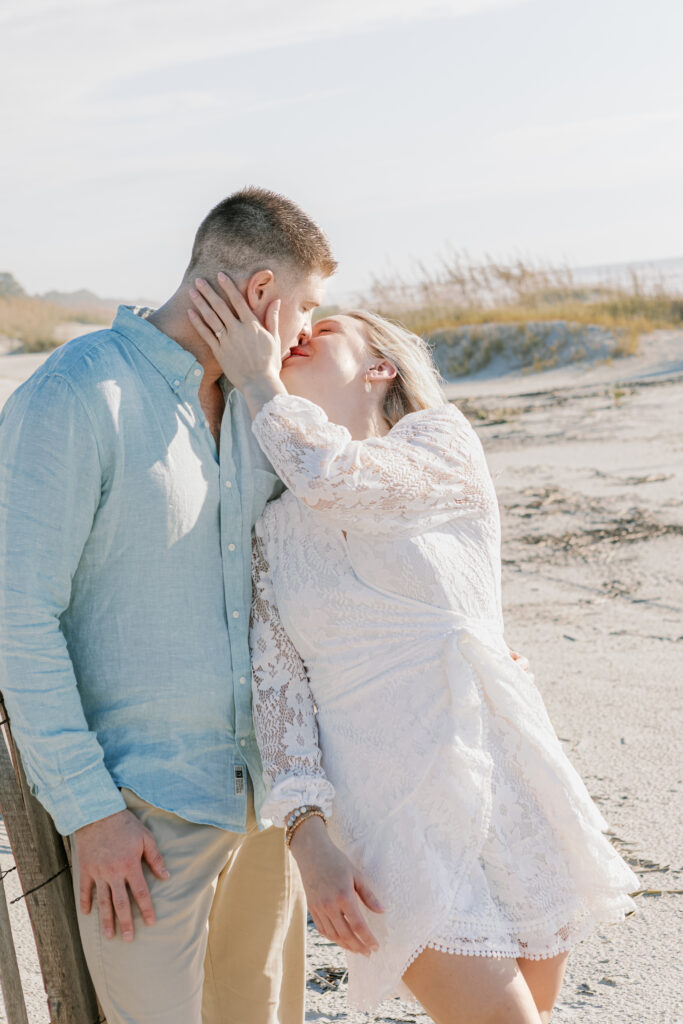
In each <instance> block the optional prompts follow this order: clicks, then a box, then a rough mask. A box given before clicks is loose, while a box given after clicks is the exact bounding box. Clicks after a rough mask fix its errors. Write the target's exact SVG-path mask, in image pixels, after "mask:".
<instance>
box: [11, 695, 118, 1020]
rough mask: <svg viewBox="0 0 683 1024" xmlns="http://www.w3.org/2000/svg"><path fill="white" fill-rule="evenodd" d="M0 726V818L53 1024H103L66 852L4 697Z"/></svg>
mask: <svg viewBox="0 0 683 1024" xmlns="http://www.w3.org/2000/svg"><path fill="white" fill-rule="evenodd" d="M0 723H1V724H2V730H3V732H4V738H3V735H0V813H1V814H2V817H3V819H4V821H5V825H6V827H7V835H8V837H9V841H10V845H11V847H12V853H13V854H14V860H15V863H16V865H17V871H18V873H19V878H20V880H21V887H22V890H23V894H24V898H25V899H26V904H27V908H28V913H29V917H30V919H31V926H32V928H33V934H34V936H35V941H36V949H37V951H38V959H39V961H40V969H41V971H42V975H43V981H44V984H45V991H46V993H47V1004H48V1009H49V1013H50V1021H51V1024H104V1015H103V1014H102V1012H101V1009H100V1007H99V1004H98V1002H97V997H96V995H95V990H94V988H93V985H92V981H91V980H90V975H89V974H88V969H87V966H86V963H85V957H84V955H83V948H82V946H81V940H80V935H79V932H78V919H77V916H76V906H75V903H74V897H73V890H72V883H71V865H70V863H69V855H68V847H67V844H66V843H65V841H64V840H63V839H62V837H61V836H60V835H59V833H58V832H57V831H56V829H55V827H54V825H53V823H52V819H51V818H50V816H49V814H48V813H47V811H46V810H45V809H44V808H43V806H42V805H41V804H40V803H39V802H38V800H36V798H35V797H34V796H33V795H32V793H31V792H30V789H29V786H28V783H27V782H26V776H25V774H24V769H23V766H22V763H21V757H20V755H19V751H18V750H17V748H16V745H15V743H14V739H13V737H12V732H11V729H10V723H9V717H8V715H7V711H6V709H5V704H4V701H3V699H2V694H0ZM0 913H1V911H0ZM8 1012H9V1010H8ZM10 1021H11V1024H14V1020H13V1019H12V1018H11V1017H10ZM20 1022H21V1017H17V1024H20Z"/></svg>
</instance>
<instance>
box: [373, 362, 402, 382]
mask: <svg viewBox="0 0 683 1024" xmlns="http://www.w3.org/2000/svg"><path fill="white" fill-rule="evenodd" d="M367 376H368V378H369V379H370V380H394V378H395V377H397V376H398V370H397V369H396V367H395V366H394V364H393V363H390V362H389V360H388V359H382V361H381V362H379V363H375V365H374V366H371V367H370V368H369V369H368V372H367Z"/></svg>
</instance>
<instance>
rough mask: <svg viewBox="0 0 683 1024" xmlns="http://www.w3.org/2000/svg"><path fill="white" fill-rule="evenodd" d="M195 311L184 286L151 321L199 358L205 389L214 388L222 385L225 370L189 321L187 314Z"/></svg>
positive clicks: (161, 307)
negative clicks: (190, 310) (215, 385)
mask: <svg viewBox="0 0 683 1024" xmlns="http://www.w3.org/2000/svg"><path fill="white" fill-rule="evenodd" d="M192 308H193V306H192V302H191V300H190V296H189V294H188V290H187V289H186V288H185V286H184V285H181V286H180V288H179V289H178V291H177V292H175V293H174V294H173V295H172V296H171V298H170V299H168V301H167V302H165V303H164V304H163V305H162V306H159V308H158V309H156V310H155V311H154V312H153V313H150V315H149V316H148V317H147V319H148V320H149V322H150V323H151V324H153V325H154V327H156V329H157V330H158V331H161V332H162V333H163V334H166V335H167V336H168V337H169V338H172V340H173V341H175V342H176V344H177V345H180V347H181V348H184V349H185V350H186V351H187V352H189V353H190V355H193V356H194V357H195V359H196V360H197V362H198V363H199V364H200V366H201V367H202V369H203V370H204V379H203V380H202V387H203V388H204V389H206V388H211V387H212V386H213V385H214V384H216V383H217V382H218V378H219V377H221V376H222V373H223V371H222V370H221V368H220V366H219V364H218V361H217V360H216V357H215V356H214V354H213V352H212V351H211V349H210V348H209V346H208V345H207V344H206V342H205V341H204V340H203V338H200V337H199V335H198V334H197V332H196V331H195V329H194V327H193V326H192V324H191V323H190V321H189V319H188V316H187V311H188V309H192Z"/></svg>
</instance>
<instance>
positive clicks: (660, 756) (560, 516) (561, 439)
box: [0, 331, 683, 1024]
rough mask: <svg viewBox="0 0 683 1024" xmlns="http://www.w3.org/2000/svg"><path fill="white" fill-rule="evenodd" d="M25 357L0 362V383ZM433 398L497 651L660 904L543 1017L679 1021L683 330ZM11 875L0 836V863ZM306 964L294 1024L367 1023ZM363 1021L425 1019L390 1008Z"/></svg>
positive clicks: (334, 980)
mask: <svg viewBox="0 0 683 1024" xmlns="http://www.w3.org/2000/svg"><path fill="white" fill-rule="evenodd" d="M39 361H40V357H28V356H16V355H14V356H0V387H2V386H3V383H4V385H5V389H6V392H7V391H9V390H11V386H12V384H14V385H15V386H16V382H17V381H18V379H20V377H21V373H24V374H25V373H26V372H31V370H32V369H33V368H34V366H35V365H36V364H37V363H38V362H39ZM8 364H9V365H8ZM449 391H450V397H452V398H455V399H456V400H458V401H459V403H460V404H461V406H462V407H463V408H464V409H465V411H466V412H468V414H470V415H471V416H472V419H473V422H474V423H475V425H476V426H477V429H478V431H479V434H480V436H481V438H482V441H483V443H484V447H485V449H486V452H487V455H488V459H489V465H490V467H491V471H492V473H493V476H494V480H495V483H496V487H497V491H498V495H499V499H500V503H501V508H502V513H503V569H504V580H503V585H504V601H505V610H506V624H507V630H506V633H507V638H508V642H509V643H510V644H512V645H513V646H514V647H516V648H517V649H518V650H521V651H522V652H524V653H525V654H526V655H527V657H529V659H530V661H531V663H532V668H533V670H534V673H535V676H536V681H537V684H538V686H539V688H540V690H541V692H542V693H543V696H544V699H545V701H546V704H547V706H548V710H549V712H550V716H551V718H552V720H553V723H554V725H555V728H556V730H557V732H558V735H559V736H560V737H561V738H562V740H563V742H564V744H565V747H566V750H567V753H568V754H569V756H570V758H571V759H572V761H573V762H574V764H575V765H576V767H577V769H578V770H579V771H580V772H581V774H582V776H583V778H584V779H585V781H586V783H587V785H588V788H589V790H590V792H591V794H592V795H593V797H594V799H595V800H596V801H597V802H598V804H599V806H600V809H601V810H602V812H603V814H604V815H605V817H606V818H607V820H608V821H609V823H610V826H611V829H612V831H613V834H614V842H615V843H616V844H617V845H618V847H619V848H620V850H622V852H623V854H624V855H625V856H627V858H628V859H629V861H630V862H631V863H632V864H633V866H634V868H635V870H636V871H638V872H642V875H641V877H642V884H643V888H644V889H648V890H654V892H655V893H660V892H661V895H654V894H653V895H642V896H638V897H637V899H636V903H637V907H638V910H637V913H635V914H634V915H633V916H632V917H630V918H629V919H628V920H627V921H626V922H624V923H623V924H621V925H618V926H615V927H606V928H603V929H601V930H600V931H598V932H597V933H596V934H594V935H593V936H592V937H591V938H590V939H588V940H586V941H585V942H583V943H582V944H581V945H580V946H578V947H577V948H576V949H575V950H574V951H573V952H572V954H571V956H570V960H569V968H568V971H567V977H566V980H565V984H564V988H563V991H562V994H561V996H560V999H559V1002H558V1005H557V1008H556V1011H555V1014H554V1017H553V1020H554V1021H557V1022H567V1024H569V1022H571V1024H579V1022H581V1024H584V1022H593V1021H595V1022H597V1021H600V1022H602V1024H682V1022H683V1007H682V1005H681V995H680V994H681V992H682V991H683V979H682V977H681V967H680V932H681V907H682V906H683V903H682V897H681V896H680V895H672V894H667V890H680V889H683V863H682V862H683V827H682V824H681V821H682V816H681V801H680V793H681V778H682V775H683V770H682V765H681V757H680V736H681V715H680V697H679V694H678V692H677V690H678V687H677V683H678V678H679V676H680V675H681V669H682V668H683V661H682V658H681V654H682V652H683V332H670V331H669V332H659V333H658V334H656V335H652V336H650V337H648V338H646V339H644V340H643V344H642V346H641V354H640V355H638V356H635V357H627V358H623V359H620V360H615V361H614V362H613V363H611V364H602V365H598V366H596V365H593V366H585V365H579V364H577V365H572V366H569V367H564V368H562V369H561V370H555V371H553V370H551V371H547V372H546V373H543V374H535V375H524V374H519V375H514V376H512V375H510V376H507V377H504V378H497V379H492V378H488V379H486V377H485V375H480V376H479V378H478V379H474V380H473V379H468V380H462V381H459V382H458V383H456V384H452V385H450V387H449ZM1 402H2V393H0V404H1ZM11 864H12V860H11V854H10V852H9V848H8V846H7V843H6V839H4V837H3V834H2V832H1V831H0V866H1V867H2V868H8V867H10V866H11ZM15 879H16V874H12V875H9V876H8V877H7V879H6V885H7V887H8V895H9V896H10V897H12V896H14V895H16V894H17V890H16V888H15V886H16V882H15ZM12 913H13V916H14V920H15V924H16V937H17V943H18V945H19V946H20V955H21V957H22V961H23V962H24V964H25V968H24V970H25V976H26V984H27V993H28V998H29V1002H30V1020H31V1024H42V1022H43V1021H47V1019H48V1018H47V1014H46V1012H45V1010H44V997H43V996H42V993H41V987H40V977H39V975H38V974H37V970H36V967H35V962H34V959H33V955H32V951H31V938H30V931H29V926H28V923H27V921H26V918H25V916H24V914H23V908H22V905H21V903H20V904H17V905H16V906H14V907H13V908H12ZM677 939H678V942H677ZM309 969H310V974H309V985H308V1002H307V1015H306V1016H307V1019H308V1020H310V1021H320V1022H328V1021H341V1022H344V1021H346V1022H348V1024H360V1022H361V1021H366V1020H367V1019H368V1018H367V1017H366V1016H365V1015H363V1014H355V1013H353V1012H349V1011H348V1008H347V1006H346V1003H345V997H344V985H343V984H342V985H341V986H340V987H339V986H338V978H339V975H340V974H341V972H342V969H343V954H342V953H341V951H339V950H338V949H337V948H336V947H334V946H332V945H331V944H329V943H328V942H327V941H326V940H323V939H321V938H320V937H319V936H318V935H317V933H316V932H315V931H314V929H313V928H311V930H310V942H309ZM316 979H322V980H316ZM326 979H327V980H326ZM374 1019H376V1020H379V1021H382V1022H385V1024H392V1022H394V1021H398V1022H402V1024H404V1022H411V1021H414V1022H418V1021H419V1022H420V1024H422V1022H423V1021H424V1022H426V1021H427V1017H426V1016H425V1015H424V1014H421V1013H416V1012H415V1011H414V1008H411V1007H410V1006H408V1005H407V1004H406V1003H404V1002H402V1001H400V1000H398V999H395V1000H389V1001H388V1002H387V1003H385V1004H384V1005H383V1006H382V1007H381V1009H380V1011H379V1012H378V1013H377V1014H376V1016H375V1018H374ZM4 1020H5V1018H4V1017H3V1016H2V1012H1V1011H0V1021H4Z"/></svg>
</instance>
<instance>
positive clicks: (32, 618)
mask: <svg viewBox="0 0 683 1024" xmlns="http://www.w3.org/2000/svg"><path fill="white" fill-rule="evenodd" d="M101 489H102V470H101V465H100V455H99V451H98V447H97V439H96V435H95V431H94V428H93V424H92V422H91V419H90V416H89V414H88V412H87V410H86V408H85V406H84V405H83V402H82V401H81V399H80V397H79V396H78V395H77V394H76V392H75V391H74V388H73V386H72V385H71V383H70V382H69V381H68V380H66V378H64V377H62V376H60V375H58V374H46V375H45V376H42V377H40V378H39V379H38V380H36V381H35V382H33V381H32V382H29V383H28V384H27V385H25V386H24V387H23V388H21V389H20V391H19V392H17V393H16V394H15V395H14V396H13V397H12V398H11V399H10V400H9V402H8V404H7V406H6V407H5V409H4V410H3V413H2V415H1V416H0V689H1V690H2V692H3V695H4V698H5V703H6V705H7V709H8V711H9V714H10V717H11V720H12V731H13V733H14V736H15V738H16V741H17V744H18V746H19V749H20V751H21V754H22V758H23V761H24V765H25V768H26V774H27V778H28V780H29V782H30V783H31V787H32V791H33V792H34V793H35V795H36V796H37V798H38V799H39V800H40V802H41V803H42V804H43V805H44V807H45V808H46V810H47V811H48V812H49V814H50V815H51V816H52V818H53V819H54V822H55V825H56V827H57V829H58V831H59V832H61V833H62V834H63V835H67V834H69V833H72V832H74V833H76V842H77V844H79V860H80V861H81V876H82V878H81V882H82V900H81V904H82V907H83V909H84V910H85V911H86V912H87V910H88V909H89V901H90V892H91V889H92V885H93V884H96V885H97V890H98V897H99V896H100V891H101V890H102V900H101V901H100V905H101V907H102V904H103V902H104V896H105V890H104V883H105V882H106V885H107V890H106V895H107V901H108V905H109V906H111V896H110V895H109V893H110V892H112V893H114V896H115V898H116V896H117V895H118V894H119V892H120V888H121V885H120V881H121V878H120V875H121V872H120V870H119V869H120V867H121V864H122V863H123V862H125V864H124V866H125V868H126V870H127V871H128V872H129V873H130V872H131V871H134V873H135V879H134V881H135V886H136V888H137V890H138V892H139V893H140V894H141V897H142V899H143V903H144V902H145V895H144V892H143V889H142V887H143V886H144V890H146V888H147V887H146V883H145V882H144V877H143V875H142V869H141V864H140V856H141V854H142V850H141V852H140V853H138V855H137V870H135V863H134V861H135V851H136V850H137V849H138V848H139V847H142V848H143V850H144V851H145V852H144V855H145V857H146V859H147V860H148V861H149V862H150V863H151V862H152V861H154V865H155V870H157V869H158V873H159V877H165V876H164V875H163V873H162V872H161V868H160V867H159V862H161V864H162V866H163V862H162V861H161V855H160V854H159V851H158V850H157V849H156V845H155V844H154V840H153V839H151V843H150V838H151V833H149V837H150V838H148V837H147V836H145V837H142V838H143V839H144V842H143V841H142V840H141V835H140V831H139V830H143V826H142V825H141V824H140V822H139V821H138V820H137V818H135V816H134V815H132V814H130V812H129V811H127V810H126V805H125V801H124V799H123V797H122V796H121V793H120V791H119V790H118V788H117V786H116V784H115V783H114V780H113V779H112V777H111V775H110V774H109V772H108V770H107V768H106V766H105V764H104V754H103V751H102V747H101V746H100V744H99V742H98V740H97V736H96V735H95V733H94V732H92V731H91V730H90V729H89V728H88V723H87V721H86V718H85V714H84V712H83V706H82V704H81V698H80V695H79V692H78V687H77V683H76V677H75V674H74V669H73V665H72V662H71V658H70V656H69V651H68V649H67V644H66V639H65V637H64V634H63V633H62V630H61V626H60V616H61V615H62V613H63V612H64V611H65V610H66V608H67V607H68V606H69V603H70V599H71V588H72V581H73V577H74V575H75V573H76V570H77V568H78V564H79V562H80V559H81V556H82V554H83V549H84V547H85V544H86V541H87V539H88V536H89V534H90V532H91V530H92V525H93V520H94V517H95V514H96V511H97V508H98V505H99V502H100V496H101ZM128 818H132V819H133V822H128V823H126V822H127V819H128ZM82 830H85V831H82ZM143 831H144V832H145V833H148V830H147V829H144V830H143ZM95 833H96V834H97V837H98V838H97V841H96V842H93V841H92V839H93V837H94V834H95ZM133 834H134V837H133ZM83 836H85V837H86V838H87V839H88V840H89V842H88V847H87V849H86V848H84V850H83V851H82V852H83V854H84V855H85V863H83V860H82V858H81V857H80V854H81V850H80V844H81V840H82V837H83ZM152 844H154V845H152ZM130 851H132V852H130ZM111 862H114V863H113V867H112V863H111ZM138 876H139V877H138ZM140 883H142V884H140ZM129 884H131V883H130V882H129ZM85 886H87V894H86V892H85V888H84V887H85ZM131 889H132V890H133V892H134V893H135V891H136V889H135V888H133V885H132V884H131ZM123 890H124V892H125V881H124V882H123ZM86 897H87V898H86ZM146 898H147V900H149V894H148V893H147V897H146ZM126 903H127V895H126ZM149 911H151V901H150V903H149ZM121 915H123V916H121ZM119 916H120V918H121V920H122V926H123V922H124V921H126V923H127V918H128V915H127V914H126V910H125V908H122V911H121V914H120V915H119ZM148 916H149V914H148ZM152 917H153V912H152ZM106 920H107V916H106V911H105V912H104V921H105V922H106Z"/></svg>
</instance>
